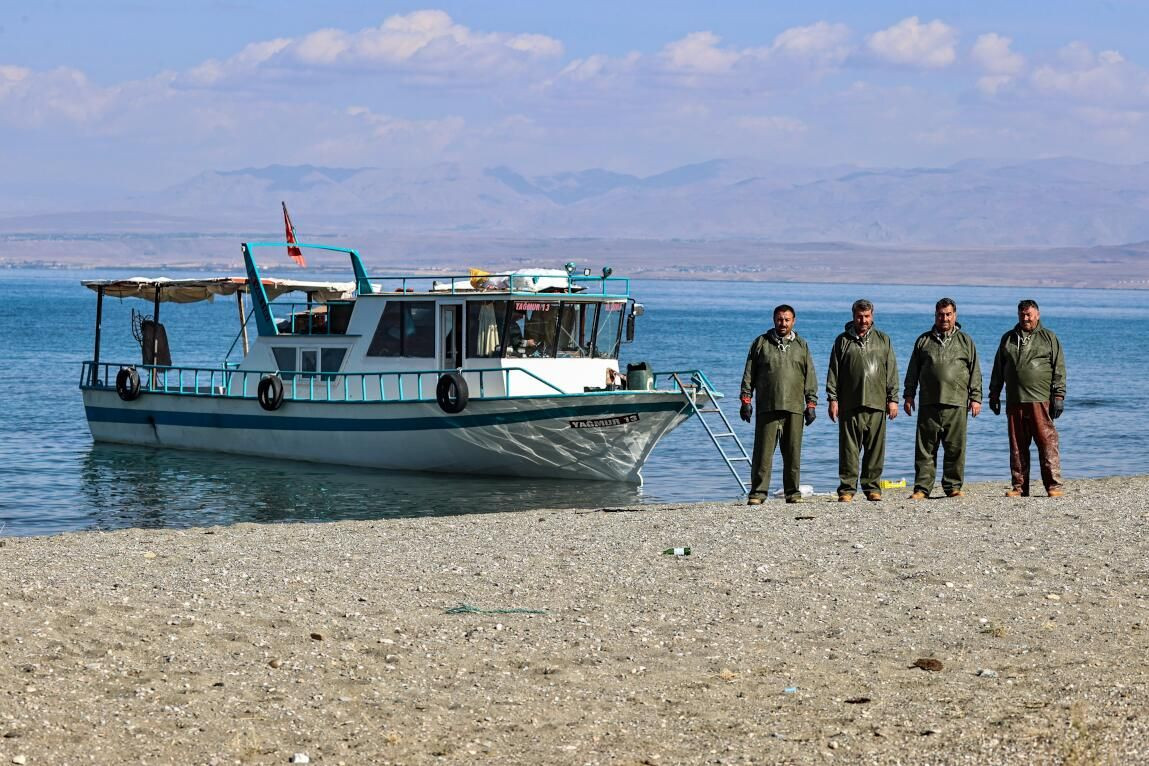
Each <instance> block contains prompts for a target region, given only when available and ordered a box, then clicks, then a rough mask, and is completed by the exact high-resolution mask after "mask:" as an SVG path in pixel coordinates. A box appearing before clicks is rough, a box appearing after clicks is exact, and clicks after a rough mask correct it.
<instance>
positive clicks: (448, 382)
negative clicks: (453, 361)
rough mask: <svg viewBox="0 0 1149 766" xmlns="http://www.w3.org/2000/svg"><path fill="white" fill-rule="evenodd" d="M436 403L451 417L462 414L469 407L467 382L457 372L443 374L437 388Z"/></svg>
mask: <svg viewBox="0 0 1149 766" xmlns="http://www.w3.org/2000/svg"><path fill="white" fill-rule="evenodd" d="M435 401H437V402H439V407H440V408H442V410H443V412H446V413H448V414H450V415H454V414H456V413H459V412H462V411H463V409H464V408H465V407H466V406H467V381H466V380H464V379H463V376H462V375H460V374H459V373H457V372H446V373H443V374H442V375H441V376H439V383H438V384H437V385H436V386H435Z"/></svg>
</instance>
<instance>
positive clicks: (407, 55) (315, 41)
mask: <svg viewBox="0 0 1149 766" xmlns="http://www.w3.org/2000/svg"><path fill="white" fill-rule="evenodd" d="M562 53H563V45H562V43H561V42H560V41H558V40H556V39H554V38H552V37H548V36H546V35H540V34H519V35H510V34H503V33H483V32H476V31H474V30H472V29H469V28H468V27H465V26H463V25H461V24H458V23H456V22H455V21H453V20H452V19H451V17H450V16H449V15H448V14H446V13H444V12H443V11H433V10H429V11H415V12H413V13H409V14H406V15H397V16H391V17H390V18H388V19H386V20H385V21H384V22H383V23H382V24H380V25H379V26H378V27H368V28H366V29H361V30H359V31H357V32H349V31H346V30H342V29H335V28H324V29H318V30H316V31H314V32H311V33H309V34H307V35H304V36H303V37H300V38H279V39H275V40H266V41H261V42H256V43H251V44H250V45H247V46H245V47H244V48H243V50H241V51H240V52H239V53H237V54H236V55H234V56H232V57H230V58H227V59H223V60H219V59H210V60H208V61H205V62H203V63H202V64H200V65H198V66H196V67H194V68H192V69H191V70H189V71H187V72H186V73H184V74H182V75H181V76H180V78H179V80H178V84H181V85H187V86H192V87H213V86H217V87H218V86H224V85H228V84H232V83H237V82H242V83H243V84H244V85H245V86H250V85H251V84H252V82H253V81H255V80H256V79H257V78H258V77H259V76H260V75H261V74H262V73H265V72H270V71H274V70H282V69H292V70H304V71H307V72H311V73H317V72H324V71H328V70H340V71H343V72H346V71H357V72H393V73H396V74H398V75H407V76H412V77H421V78H424V79H425V78H427V77H452V78H456V79H457V80H465V81H475V80H489V79H492V78H497V77H500V76H505V75H508V74H513V73H515V72H517V71H522V70H525V69H526V68H528V67H529V66H530V65H531V64H532V63H534V62H537V61H541V60H547V59H553V58H556V57H559V56H561V55H562Z"/></svg>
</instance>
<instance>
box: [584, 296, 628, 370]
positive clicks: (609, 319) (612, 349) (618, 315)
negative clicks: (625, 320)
mask: <svg viewBox="0 0 1149 766" xmlns="http://www.w3.org/2000/svg"><path fill="white" fill-rule="evenodd" d="M624 306H626V304H625V303H602V304H599V307H598V323H597V324H596V325H595V333H594V347H593V350H592V355H593V356H594V357H595V358H597V359H617V358H618V339H619V334H620V333H621V331H622V315H623V307H624Z"/></svg>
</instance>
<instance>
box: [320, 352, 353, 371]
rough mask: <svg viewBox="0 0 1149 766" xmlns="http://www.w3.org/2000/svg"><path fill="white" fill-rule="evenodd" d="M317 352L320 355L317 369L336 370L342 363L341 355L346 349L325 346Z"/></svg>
mask: <svg viewBox="0 0 1149 766" xmlns="http://www.w3.org/2000/svg"><path fill="white" fill-rule="evenodd" d="M319 353H320V356H321V359H320V363H319V369H321V370H323V371H324V372H338V371H339V366H340V365H341V364H343V357H344V356H345V355H346V354H347V349H345V348H325V349H323V350H322V351H320V352H319Z"/></svg>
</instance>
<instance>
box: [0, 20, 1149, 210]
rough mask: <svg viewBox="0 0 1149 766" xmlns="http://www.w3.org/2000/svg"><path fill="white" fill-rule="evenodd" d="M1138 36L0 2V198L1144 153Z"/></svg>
mask: <svg viewBox="0 0 1149 766" xmlns="http://www.w3.org/2000/svg"><path fill="white" fill-rule="evenodd" d="M1146 29H1149V3H1143V2H1133V1H1132V0H1109V1H1108V2H1095V1H1093V0H1072V1H1071V0H1047V1H1046V2H999V3H953V2H900V1H894V0H873V1H871V2H864V3H862V2H854V1H853V0H841V1H839V2H819V1H817V0H812V1H810V2H805V3H801V4H799V3H778V2H768V1H767V0H757V1H750V0H743V1H724V0H719V2H709V3H706V2H668V1H665V0H664V1H663V2H648V1H647V0H630V1H629V2H625V3H624V2H618V1H617V0H614V1H612V2H602V1H600V0H581V1H580V2H577V3H568V2H562V3H560V2H542V1H541V0H534V1H528V0H517V1H511V0H484V1H479V0H471V1H470V2H440V3H425V2H424V3H413V2H376V3H372V2H364V1H363V0H357V1H351V0H327V1H326V2H318V3H317V2H290V1H284V2H278V3H271V2H254V1H252V2H243V1H242V0H228V1H224V0H209V1H206V2H198V3H196V2H187V1H185V2H169V1H168V0H152V1H150V2H149V1H148V0H133V1H131V2H129V1H127V0H104V1H103V2H99V3H95V2H90V0H88V1H82V0H36V2H31V1H30V0H0V171H2V172H0V187H3V189H4V190H6V191H8V192H11V191H12V189H14V188H28V189H30V190H33V191H35V192H37V193H40V194H48V193H51V192H52V190H53V189H61V190H62V189H68V190H70V191H72V192H76V191H77V190H91V191H93V192H96V191H98V190H100V189H105V188H106V189H115V190H120V191H123V190H128V191H130V190H147V189H154V188H161V187H164V186H167V185H170V184H173V183H177V182H179V181H181V180H184V179H186V178H188V177H190V176H192V175H194V174H196V173H198V172H200V171H203V170H208V169H216V170H227V169H235V168H240V167H246V166H262V165H267V164H272V163H283V164H303V163H312V164H323V165H335V166H343V167H362V166H399V167H403V166H422V165H429V164H432V163H436V162H460V163H465V164H475V165H480V166H488V165H498V164H505V165H510V166H512V167H514V168H515V169H518V170H521V171H523V172H526V173H543V172H552V171H556V170H568V169H582V168H590V167H605V168H608V169H612V170H618V171H623V172H633V173H639V174H646V173H656V172H660V171H663V170H667V169H669V168H672V167H675V166H677V165H681V164H685V163H689V162H697V161H703V160H707V159H713V158H717V157H750V158H756V159H766V160H774V161H779V162H789V163H799V164H831V163H853V164H860V165H902V166H909V165H928V166H939V165H946V164H950V163H953V162H956V161H959V160H962V159H966V158H992V159H1002V158H1004V159H1027V158H1033V157H1044V156H1062V155H1072V156H1078V157H1084V158H1088V159H1096V160H1101V161H1107V162H1115V163H1134V162H1143V161H1146V160H1149V140H1147V139H1149V60H1147V56H1146V53H1145V51H1144V44H1143V37H1144V34H1145V30H1146ZM0 212H2V211H0Z"/></svg>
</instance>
